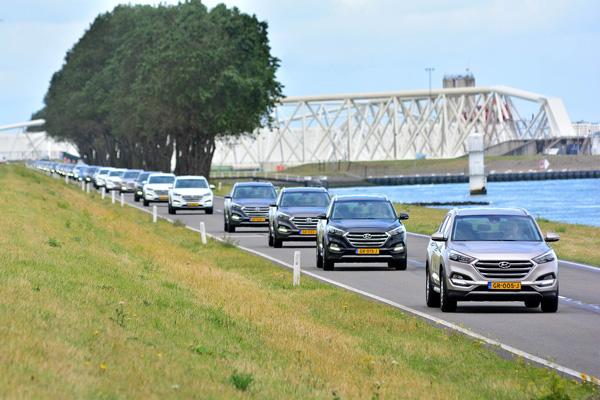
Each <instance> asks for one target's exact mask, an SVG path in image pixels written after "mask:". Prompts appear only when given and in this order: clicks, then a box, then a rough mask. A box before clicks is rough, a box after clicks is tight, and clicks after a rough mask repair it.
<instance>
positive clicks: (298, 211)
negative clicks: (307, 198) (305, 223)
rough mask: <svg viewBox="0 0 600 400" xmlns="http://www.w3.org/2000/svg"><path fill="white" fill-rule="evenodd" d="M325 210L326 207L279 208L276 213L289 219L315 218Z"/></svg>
mask: <svg viewBox="0 0 600 400" xmlns="http://www.w3.org/2000/svg"><path fill="white" fill-rule="evenodd" d="M326 209H327V207H279V209H278V210H277V211H281V212H282V213H286V214H287V215H289V216H291V217H316V216H317V215H319V214H323V213H324V212H325V210H326ZM315 222H316V221H315Z"/></svg>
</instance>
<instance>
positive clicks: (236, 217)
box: [231, 214, 241, 221]
mask: <svg viewBox="0 0 600 400" xmlns="http://www.w3.org/2000/svg"><path fill="white" fill-rule="evenodd" d="M231 219H232V220H234V221H239V220H240V219H241V218H240V216H239V215H236V214H233V215H232V216H231Z"/></svg>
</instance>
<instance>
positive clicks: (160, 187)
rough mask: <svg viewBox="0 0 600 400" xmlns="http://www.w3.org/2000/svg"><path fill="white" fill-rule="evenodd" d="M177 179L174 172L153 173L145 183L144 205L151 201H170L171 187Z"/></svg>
mask: <svg viewBox="0 0 600 400" xmlns="http://www.w3.org/2000/svg"><path fill="white" fill-rule="evenodd" d="M174 181H175V175H174V174H162V173H161V174H152V175H150V176H149V177H148V181H146V184H145V185H144V189H143V192H144V196H143V198H144V205H145V206H146V207H147V206H149V205H150V203H157V202H163V203H166V202H168V201H169V189H171V188H172V187H173V182H174Z"/></svg>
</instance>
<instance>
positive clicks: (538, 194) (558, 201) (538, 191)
mask: <svg viewBox="0 0 600 400" xmlns="http://www.w3.org/2000/svg"><path fill="white" fill-rule="evenodd" d="M487 189H488V190H487V194H486V195H478V196H471V195H470V194H469V184H468V183H449V184H436V185H434V184H432V185H404V186H364V187H352V188H332V189H330V190H329V192H330V193H331V194H332V195H334V194H337V195H344V194H384V195H386V196H388V198H389V199H390V200H392V201H393V202H395V203H429V202H437V203H447V202H455V203H456V202H488V203H489V206H490V207H523V208H524V209H526V210H527V211H529V213H530V214H531V215H533V216H534V217H540V218H545V219H548V220H550V221H558V222H567V223H569V224H583V225H593V226H600V179H560V180H547V181H515V182H488V186H487ZM436 207H437V206H436ZM453 207H454V206H451V205H448V206H441V207H438V208H448V209H450V208H453ZM461 207H474V206H461Z"/></svg>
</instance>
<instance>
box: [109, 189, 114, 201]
mask: <svg viewBox="0 0 600 400" xmlns="http://www.w3.org/2000/svg"><path fill="white" fill-rule="evenodd" d="M110 193H111V196H112V203H113V204H115V191H114V190H111V191H110Z"/></svg>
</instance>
